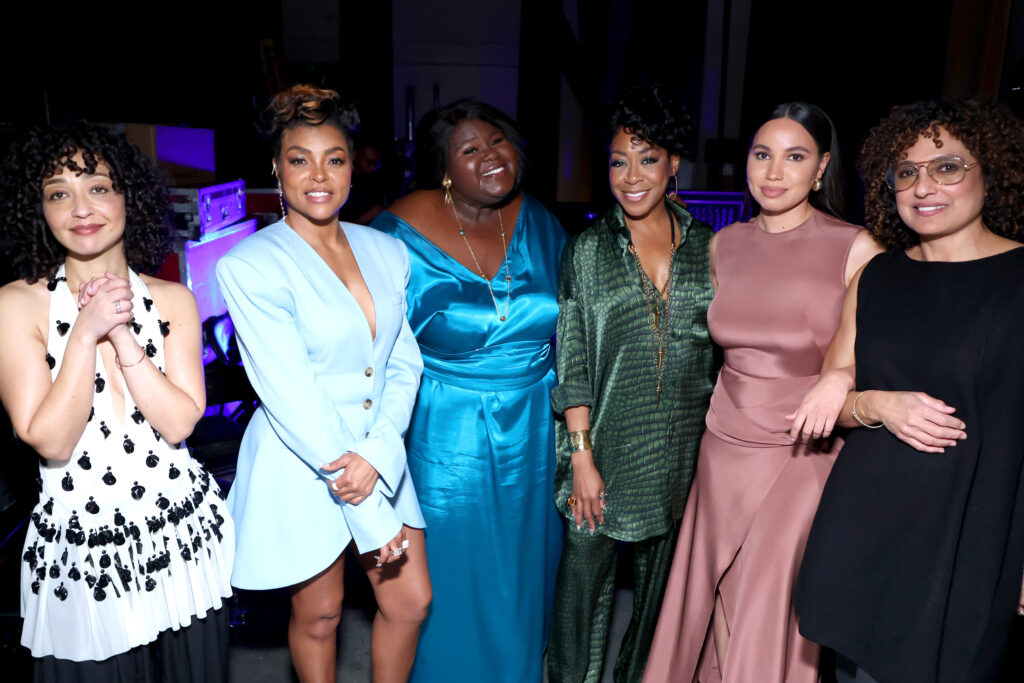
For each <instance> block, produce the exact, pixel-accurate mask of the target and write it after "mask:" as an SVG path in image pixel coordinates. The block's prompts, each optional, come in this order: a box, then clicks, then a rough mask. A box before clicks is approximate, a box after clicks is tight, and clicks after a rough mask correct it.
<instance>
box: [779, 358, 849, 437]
mask: <svg viewBox="0 0 1024 683" xmlns="http://www.w3.org/2000/svg"><path fill="white" fill-rule="evenodd" d="M853 388H854V379H853V375H852V373H851V372H850V369H849V368H839V369H837V370H830V371H828V372H826V373H825V374H823V375H822V376H821V378H820V379H819V380H818V383H817V384H815V385H814V386H813V387H812V388H811V390H810V391H808V392H807V395H806V396H804V399H803V401H801V402H800V407H799V408H797V409H796V410H795V411H794V412H792V413H790V414H789V415H787V416H786V419H788V420H792V421H793V426H792V428H791V429H790V430H789V435H790V437H792V439H793V440H794V441H798V440H799V441H805V442H806V441H811V440H813V439H822V438H826V437H828V436H830V435H831V434H832V429H833V428H834V427H835V425H836V419H837V418H838V417H839V413H840V412H842V410H843V406H844V405H845V404H846V395H847V394H848V393H849V392H850V391H852V390H853Z"/></svg>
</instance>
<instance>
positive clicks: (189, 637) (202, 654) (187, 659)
mask: <svg viewBox="0 0 1024 683" xmlns="http://www.w3.org/2000/svg"><path fill="white" fill-rule="evenodd" d="M34 672H35V680H36V683H51V682H52V683H92V682H94V681H102V682H103V683H180V682H181V681H190V682H191V683H227V680H228V607H227V606H224V607H221V608H220V609H218V610H211V611H210V612H208V613H207V614H206V616H205V617H203V618H202V619H199V618H197V617H193V618H192V623H191V624H189V625H188V626H187V627H185V628H182V629H178V630H172V629H168V630H166V631H164V632H163V633H161V634H160V635H159V636H158V637H157V639H156V640H154V641H153V642H152V643H148V644H146V645H140V646H138V647H136V648H132V649H131V650H129V651H128V652H124V653H122V654H119V655H115V656H113V657H110V658H108V659H104V660H103V661H100V662H93V661H85V662H73V661H71V660H68V659H57V658H56V657H53V656H52V655H51V656H47V657H42V658H39V659H36V660H35V665H34Z"/></svg>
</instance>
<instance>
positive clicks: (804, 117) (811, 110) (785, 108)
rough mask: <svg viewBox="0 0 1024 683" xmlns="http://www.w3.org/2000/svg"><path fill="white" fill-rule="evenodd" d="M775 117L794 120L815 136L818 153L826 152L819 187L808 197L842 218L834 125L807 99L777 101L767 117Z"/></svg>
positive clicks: (837, 147) (841, 166)
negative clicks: (827, 157)
mask: <svg viewBox="0 0 1024 683" xmlns="http://www.w3.org/2000/svg"><path fill="white" fill-rule="evenodd" d="M774 119H790V120H792V121H796V122H797V123H799V124H800V125H801V126H803V127H804V130H806V131H807V132H808V133H810V134H811V137H812V138H814V144H816V145H817V146H818V155H819V157H821V156H824V154H825V152H828V154H829V162H828V166H826V167H825V173H824V174H822V176H821V189H820V190H818V191H817V192H811V194H810V198H809V199H810V202H811V206H813V207H814V208H816V209H818V210H820V211H824V212H825V213H827V214H830V215H832V216H835V217H836V218H839V219H843V214H844V212H845V209H846V204H845V201H844V200H843V163H842V160H841V159H840V158H839V138H838V137H837V136H836V127H835V126H834V125H832V119H830V118H829V117H828V114H826V113H825V112H824V111H822V109H821V108H820V107H818V106H815V105H813V104H811V103H810V102H786V103H785V104H780V105H779V106H777V107H775V109H773V110H772V113H771V116H769V117H768V119H767V121H772V120H774ZM767 121H766V123H767Z"/></svg>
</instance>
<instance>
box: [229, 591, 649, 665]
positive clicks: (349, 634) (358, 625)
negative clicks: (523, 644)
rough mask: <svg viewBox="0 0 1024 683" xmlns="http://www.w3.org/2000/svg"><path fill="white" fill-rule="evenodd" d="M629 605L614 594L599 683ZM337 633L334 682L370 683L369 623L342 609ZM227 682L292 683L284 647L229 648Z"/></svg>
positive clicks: (627, 595) (626, 596) (628, 596)
mask: <svg viewBox="0 0 1024 683" xmlns="http://www.w3.org/2000/svg"><path fill="white" fill-rule="evenodd" d="M632 602H633V591H632V590H629V589H627V588H620V589H619V590H618V591H617V592H616V594H615V605H614V607H613V610H614V611H613V613H612V624H611V635H610V638H609V642H608V656H607V659H606V660H605V667H604V676H603V677H602V679H601V681H602V683H612V664H613V662H614V661H615V656H616V655H617V654H618V652H619V643H620V642H621V641H622V637H623V635H625V633H626V625H627V624H628V623H629V613H630V609H631V605H632ZM285 618H287V614H286V613H285ZM339 631H340V640H339V645H338V680H339V681H343V682H344V683H370V680H371V672H370V619H369V617H368V616H367V615H366V612H365V611H364V610H362V609H359V608H358V607H352V608H347V609H345V610H344V611H343V612H342V615H341V626H340V628H339ZM230 680H231V683H290V682H291V681H294V680H295V678H294V674H293V672H292V663H291V655H289V653H288V647H287V645H281V644H276V643H275V644H272V645H232V647H231V679H230ZM546 680H547V676H545V681H546ZM439 683H441V682H439Z"/></svg>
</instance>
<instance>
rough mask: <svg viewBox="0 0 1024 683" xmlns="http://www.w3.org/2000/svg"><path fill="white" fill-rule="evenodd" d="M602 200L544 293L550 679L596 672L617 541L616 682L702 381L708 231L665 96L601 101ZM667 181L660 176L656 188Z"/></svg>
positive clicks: (648, 626)
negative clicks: (548, 334)
mask: <svg viewBox="0 0 1024 683" xmlns="http://www.w3.org/2000/svg"><path fill="white" fill-rule="evenodd" d="M608 124H609V130H610V133H611V135H610V140H609V144H608V164H609V167H608V183H609V185H610V187H611V192H612V195H613V197H614V198H615V202H616V203H615V204H614V205H613V206H612V208H611V209H610V210H609V211H608V212H607V213H605V214H604V215H603V216H602V217H601V218H599V219H598V220H597V221H596V222H595V223H594V224H593V225H592V226H590V227H589V228H588V229H587V230H585V231H584V232H583V233H582V234H580V235H579V236H577V237H576V238H574V239H573V240H571V241H570V242H569V244H568V245H567V246H566V249H565V252H564V254H563V256H562V269H561V274H560V277H559V290H558V304H559V315H558V349H557V355H558V386H556V387H555V388H554V390H553V391H552V392H551V402H552V406H553V407H554V409H555V411H556V412H558V413H563V414H564V415H565V421H564V422H560V423H559V424H558V428H557V431H558V441H557V445H558V450H557V456H556V457H557V468H556V470H555V505H556V506H557V507H558V509H559V511H560V512H561V513H562V514H563V515H564V516H565V517H566V518H568V520H569V525H568V530H567V532H566V536H565V550H564V552H563V554H562V561H561V564H560V565H559V568H558V579H557V583H556V586H555V607H554V615H553V618H552V627H551V645H550V648H549V651H548V673H549V678H550V680H551V681H573V682H577V681H597V680H600V678H601V670H602V668H603V666H604V658H605V648H606V644H607V640H608V624H609V621H610V617H611V608H612V599H613V597H614V589H615V565H616V548H617V545H618V543H619V542H620V541H626V542H628V543H631V544H632V546H633V551H634V557H635V559H634V563H633V565H634V573H635V576H636V582H635V593H634V598H633V616H632V619H631V621H630V625H629V629H628V631H627V633H626V637H625V639H624V641H623V643H622V646H621V649H620V651H619V656H618V660H617V661H616V664H615V680H616V681H636V680H639V678H640V675H641V674H642V672H643V669H644V664H645V662H646V661H647V651H648V649H649V647H650V642H651V636H652V635H653V632H654V625H655V622H656V620H657V617H658V610H659V608H660V607H661V599H662V594H663V592H664V588H665V580H666V578H667V576H668V569H669V566H670V564H671V558H672V550H673V548H674V547H675V540H676V532H677V529H678V522H679V518H680V516H681V515H682V512H683V506H684V504H685V503H686V494H687V491H689V488H690V480H691V477H692V473H693V464H694V459H695V457H696V453H697V443H698V441H699V439H700V433H701V428H702V423H703V418H704V413H705V412H706V411H707V405H708V396H709V395H710V394H711V386H712V377H713V369H712V349H711V341H710V339H709V338H708V331H707V323H706V314H707V306H708V303H709V302H710V301H711V278H710V277H709V271H708V242H709V240H710V239H711V235H712V230H711V228H710V227H708V226H707V225H705V224H703V223H701V222H699V221H697V220H696V219H694V218H693V216H691V215H690V213H689V212H688V211H686V209H684V208H683V207H682V206H680V205H679V204H677V203H676V202H674V201H672V194H673V192H674V191H675V187H674V183H675V174H676V171H677V170H678V169H679V161H680V156H681V154H682V152H683V141H684V137H685V135H686V132H687V128H688V119H687V117H686V114H685V112H684V111H683V110H682V108H681V107H678V106H676V105H675V103H674V102H672V101H671V99H670V98H669V97H668V96H667V93H665V91H664V90H662V89H660V88H657V87H651V88H634V89H630V90H627V91H626V92H624V93H623V95H622V96H621V97H620V98H619V99H618V100H617V101H615V102H614V103H613V104H612V105H611V109H610V116H609V121H608ZM670 181H671V183H672V184H673V187H672V189H671V190H669V185H670Z"/></svg>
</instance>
